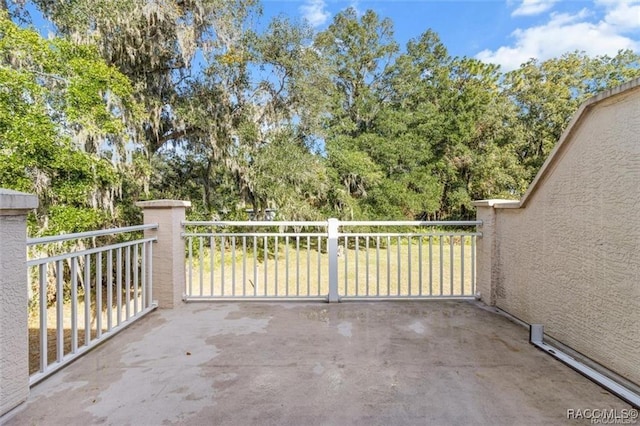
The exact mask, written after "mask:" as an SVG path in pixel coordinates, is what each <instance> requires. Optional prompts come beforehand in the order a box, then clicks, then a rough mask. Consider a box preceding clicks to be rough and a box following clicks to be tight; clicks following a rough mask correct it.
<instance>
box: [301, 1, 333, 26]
mask: <svg viewBox="0 0 640 426" xmlns="http://www.w3.org/2000/svg"><path fill="white" fill-rule="evenodd" d="M326 6H327V5H326V3H325V2H324V0H307V1H306V2H305V3H304V4H303V5H302V6H300V12H301V13H302V17H303V18H304V19H306V20H307V21H308V22H309V24H310V25H311V26H313V27H319V26H320V25H322V24H324V23H325V22H327V20H328V19H329V16H331V14H330V13H329V12H328V11H327V10H326V9H325V8H326Z"/></svg>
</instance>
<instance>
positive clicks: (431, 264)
mask: <svg viewBox="0 0 640 426" xmlns="http://www.w3.org/2000/svg"><path fill="white" fill-rule="evenodd" d="M429 296H433V236H431V235H429Z"/></svg>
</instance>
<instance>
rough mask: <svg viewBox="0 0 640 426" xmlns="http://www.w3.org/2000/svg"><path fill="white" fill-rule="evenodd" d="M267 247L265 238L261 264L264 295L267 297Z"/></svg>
mask: <svg viewBox="0 0 640 426" xmlns="http://www.w3.org/2000/svg"><path fill="white" fill-rule="evenodd" d="M268 249H269V247H268V244H267V237H266V236H265V237H264V256H263V257H262V258H263V263H264V295H265V296H268V295H269V291H268V290H267V279H268V275H267V263H269V262H268V260H269V255H268V253H269V251H268Z"/></svg>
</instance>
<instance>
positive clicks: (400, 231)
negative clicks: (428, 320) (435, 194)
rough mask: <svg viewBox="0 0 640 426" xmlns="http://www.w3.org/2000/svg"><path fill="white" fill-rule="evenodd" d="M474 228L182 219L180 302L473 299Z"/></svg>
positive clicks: (427, 224) (456, 224) (333, 221)
mask: <svg viewBox="0 0 640 426" xmlns="http://www.w3.org/2000/svg"><path fill="white" fill-rule="evenodd" d="M480 224H481V223H480V222H478V221H457V222H455V221H449V222H421V221H405V222H391V221H350V222H340V221H338V220H337V219H329V220H328V221H326V222H324V221H321V222H252V221H249V222H227V221H217V222H190V221H186V222H184V228H185V232H184V233H183V236H184V238H185V244H186V252H187V265H186V274H187V277H186V283H187V284H186V289H185V297H184V298H185V300H187V301H194V300H230V299H242V300H247V299H260V300H264V299H278V300H281V299H302V300H314V299H318V300H328V301H330V302H334V301H338V300H354V299H403V298H410V299H416V298H425V299H428V298H438V299H442V298H450V299H458V298H474V297H475V294H476V290H475V274H476V268H475V246H476V237H477V236H479V235H480V233H479V232H476V231H475V227H476V226H478V225H480ZM469 228H471V229H469Z"/></svg>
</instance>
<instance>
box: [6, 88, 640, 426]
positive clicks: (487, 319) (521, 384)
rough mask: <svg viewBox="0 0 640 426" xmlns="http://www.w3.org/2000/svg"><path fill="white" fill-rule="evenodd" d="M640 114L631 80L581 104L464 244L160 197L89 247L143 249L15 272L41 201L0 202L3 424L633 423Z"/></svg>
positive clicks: (639, 348) (638, 356) (437, 235)
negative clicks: (31, 319) (32, 348)
mask: <svg viewBox="0 0 640 426" xmlns="http://www.w3.org/2000/svg"><path fill="white" fill-rule="evenodd" d="M638 111H640V80H635V81H633V82H630V83H628V84H626V85H623V86H621V87H619V88H616V89H613V90H610V91H608V92H606V93H603V94H601V95H598V96H597V97H595V98H592V99H591V100H589V101H587V102H586V103H585V104H584V105H583V106H582V107H581V108H580V110H579V111H578V114H577V115H576V117H575V118H574V119H573V121H572V122H571V123H570V125H569V127H568V129H567V131H566V132H565V134H564V135H563V137H562V139H561V140H560V141H559V142H558V144H557V145H556V148H555V149H554V151H553V153H552V154H551V156H550V157H549V159H548V160H547V161H546V162H545V164H544V165H543V167H542V169H541V170H540V173H539V174H538V176H537V177H536V179H535V180H534V182H533V183H532V185H531V187H530V188H529V190H528V191H527V193H526V194H525V195H524V197H523V198H522V199H521V200H519V201H506V200H484V201H479V202H477V203H476V207H477V218H476V221H472V222H471V223H466V224H461V223H458V224H455V226H456V227H458V226H465V225H466V226H470V227H472V228H473V229H471V230H470V231H469V230H467V231H464V232H462V231H459V229H457V228H456V229H454V230H449V231H443V230H441V229H439V228H438V229H435V230H434V229H423V227H428V226H432V225H434V224H426V223H414V222H411V223H402V224H400V223H395V224H393V223H376V224H374V225H375V226H382V227H386V226H388V227H389V229H387V230H386V231H380V230H377V231H370V230H368V231H363V230H361V229H352V230H349V229H348V228H349V227H355V228H358V227H359V226H370V225H371V223H368V224H365V223H360V224H354V223H344V222H342V223H341V222H339V221H336V220H328V221H327V222H320V223H314V224H309V223H307V224H289V225H286V226H285V225H282V224H280V225H279V224H278V223H274V222H266V223H265V224H264V226H265V227H267V228H268V227H273V226H276V227H277V226H281V227H282V229H277V230H273V229H268V230H267V231H264V232H262V231H261V232H257V231H256V230H255V229H249V230H238V228H242V227H243V226H250V227H255V226H259V224H256V223H251V224H240V223H232V224H226V225H225V224H222V223H213V224H212V223H189V222H186V220H185V218H186V216H185V209H186V208H187V207H188V203H185V202H181V201H172V200H158V201H148V202H143V203H141V204H140V205H141V207H142V208H143V209H144V222H145V223H144V224H143V225H140V226H137V227H134V228H133V229H131V228H129V229H126V230H124V231H123V230H122V229H121V230H102V231H96V233H95V234H92V236H95V235H97V234H100V235H104V234H109V233H113V232H125V231H126V232H138V233H144V235H138V236H137V237H135V238H132V239H127V240H126V241H124V242H116V243H109V244H107V245H105V246H100V247H93V248H87V249H83V250H81V251H79V252H73V253H63V254H59V255H55V256H53V257H52V258H50V259H29V260H27V258H26V253H27V246H29V245H33V244H39V243H45V241H42V240H36V241H34V240H28V239H27V238H26V235H25V234H26V232H25V230H26V214H27V213H28V212H29V211H30V210H31V209H33V208H34V207H35V206H36V205H37V200H36V199H35V197H33V196H29V195H27V194H20V193H15V192H14V191H6V190H0V235H1V237H2V244H1V245H0V288H2V290H3V291H2V292H1V293H0V302H1V303H0V308H1V310H0V321H1V323H0V325H1V327H0V343H1V345H0V413H1V414H0V415H2V417H0V423H2V424H9V425H17V424H41V423H50V424H93V423H107V424H120V423H122V424H162V423H186V424H201V423H213V424H218V423H219V424H265V423H266V424H367V425H368V424H372V423H373V424H425V423H426V424H559V423H566V422H572V421H573V422H577V423H579V424H581V423H584V424H586V423H594V422H601V423H604V422H605V421H606V422H608V423H613V422H617V423H618V424H620V423H622V424H634V423H637V422H638V421H639V420H638V418H637V415H638V411H637V408H638V406H640V387H639V385H640V362H639V360H640V305H639V302H638V301H639V300H640V286H639V285H638V282H639V280H638V277H640V256H637V252H638V241H640V228H639V227H638V226H637V224H636V223H635V222H634V221H633V220H632V219H633V218H634V217H636V216H637V208H638V205H640V192H639V191H638V190H637V189H638V185H639V182H640V168H639V167H638V162H637V159H638V158H639V155H640V150H639V148H640V145H639V144H638V136H637V135H638V134H640V119H639V117H640V114H638ZM448 225H452V224H448ZM190 226H191V227H192V228H189V227H190ZM225 226H227V227H228V228H225ZM287 226H289V227H296V226H299V227H300V228H301V229H295V230H290V229H288V228H287ZM305 226H306V227H307V228H313V229H306V230H305V229H304V228H305ZM403 226H404V227H408V228H406V229H407V230H404V231H402V230H400V231H399V230H398V229H396V228H397V227H403ZM438 226H442V227H446V226H447V224H439V225H438ZM452 226H454V225H452ZM199 227H200V228H199ZM320 228H321V229H320ZM85 237H86V236H85ZM53 238H54V239H55V238H58V237H53ZM60 238H70V236H65V237H60ZM29 268H31V269H29ZM26 270H29V271H30V272H29V273H28V274H27V273H25V272H26ZM25 276H28V277H30V279H33V280H35V281H34V283H35V284H34V285H35V287H36V288H39V292H38V293H39V308H38V309H37V311H38V313H39V318H40V320H39V322H38V323H37V325H36V326H34V329H35V330H36V332H37V334H36V336H38V337H37V338H36V339H35V340H36V346H37V347H38V348H39V355H38V357H36V358H35V362H34V360H32V359H31V358H32V357H30V356H29V342H28V340H27V338H26V337H25V336H28V335H29V331H30V330H29V327H30V326H31V324H29V323H28V321H27V318H26V312H25V311H26V310H25V307H26V306H27V305H28V303H29V295H28V292H27V288H28V287H29V286H25ZM64 277H68V278H69V279H70V284H69V283H67V282H66V281H65V278H64ZM80 283H82V284H80ZM65 285H69V286H70V289H71V290H70V291H71V307H70V310H69V311H68V312H67V311H66V310H65V307H64V306H63V304H62V302H58V300H62V299H64V298H62V299H61V298H57V299H56V301H55V303H53V304H52V306H50V307H49V306H48V299H47V298H46V297H45V296H44V295H46V294H48V293H47V292H48V290H49V289H50V288H52V289H53V290H52V292H53V293H54V294H57V295H59V294H63V293H64V291H63V289H64V288H65ZM74 289H75V290H74ZM80 290H82V294H80ZM74 291H75V293H74ZM294 299H295V302H294ZM425 299H430V300H428V301H427V300H425ZM31 300H32V301H33V300H34V298H32V299H31ZM85 300H86V301H88V302H90V303H85ZM249 300H252V302H249ZM258 300H259V301H261V302H260V303H255V302H256V301H258ZM213 302H215V303H213ZM325 302H329V303H325ZM338 302H342V303H338ZM50 309H53V311H54V312H53V314H52V315H53V316H52V318H51V319H49V315H50V312H49V310H50ZM94 310H95V312H101V313H102V314H101V315H95V318H92V313H93V312H94ZM68 319H71V321H70V323H68V322H66V321H67V320H68ZM54 325H55V326H54ZM540 325H543V326H544V330H543V329H542V328H541V327H540ZM50 326H51V327H50ZM527 326H531V331H532V333H531V336H529V330H528V328H527ZM107 339H108V341H105V340H107ZM530 340H531V342H533V343H534V345H532V344H529V341H530ZM543 340H544V341H543ZM539 349H542V350H539ZM81 356H82V357H81ZM560 361H561V362H560ZM563 363H566V364H568V365H570V366H571V367H572V368H573V369H572V368H569V367H568V366H565V364H563ZM30 364H31V369H32V371H31V373H32V374H31V375H30V371H29V370H30ZM574 369H575V370H577V371H580V373H582V374H584V375H586V376H588V377H589V378H590V379H591V380H589V379H588V378H586V377H584V376H583V375H582V374H579V373H578V372H577V371H574ZM596 382H597V383H599V384H600V385H602V386H600V385H598V384H596ZM614 394H615V395H616V396H614ZM632 407H635V408H632Z"/></svg>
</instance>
